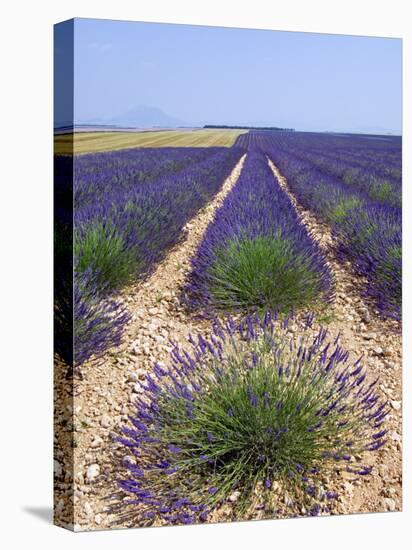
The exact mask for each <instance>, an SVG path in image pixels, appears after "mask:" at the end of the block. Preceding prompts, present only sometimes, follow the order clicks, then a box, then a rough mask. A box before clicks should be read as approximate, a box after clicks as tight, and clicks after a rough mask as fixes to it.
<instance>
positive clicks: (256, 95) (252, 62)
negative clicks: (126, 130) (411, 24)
mask: <svg viewBox="0 0 412 550" xmlns="http://www.w3.org/2000/svg"><path fill="white" fill-rule="evenodd" d="M74 29H75V31H74V34H75V50H74V59H75V75H74V81H75V95H74V100H75V101H74V105H75V120H76V122H84V121H87V120H91V119H102V120H104V119H106V120H108V119H110V118H113V117H115V116H117V115H120V114H122V113H124V112H126V111H128V110H129V109H131V108H133V107H135V106H136V105H140V104H143V105H148V106H153V107H157V108H160V109H162V110H163V111H165V112H166V113H167V114H168V115H170V116H173V117H176V118H178V119H180V120H182V121H183V122H185V123H187V124H188V125H202V124H204V123H211V124H217V123H226V124H258V125H279V126H287V127H294V128H296V129H301V130H315V131H316V130H320V131H322V130H334V131H370V130H371V129H372V130H373V129H375V130H376V131H377V132H378V131H390V132H393V133H400V132H401V120H402V118H401V87H402V86H401V49H402V45H401V40H399V39H390V38H369V37H354V36H339V35H321V34H311V33H293V32H281V31H262V30H248V29H230V28H214V27H201V26H186V25H170V24H153V23H134V22H123V21H104V20H93V19H76V20H75V25H74Z"/></svg>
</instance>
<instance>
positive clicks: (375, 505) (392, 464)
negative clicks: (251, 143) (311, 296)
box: [268, 159, 402, 513]
mask: <svg viewBox="0 0 412 550" xmlns="http://www.w3.org/2000/svg"><path fill="white" fill-rule="evenodd" d="M268 162H269V166H270V167H271V169H272V171H273V173H274V175H275V177H276V178H277V180H278V182H279V185H280V186H281V188H282V189H283V191H284V192H285V193H286V194H287V195H288V197H289V199H290V201H291V203H292V205H293V206H294V208H295V210H296V212H297V214H298V216H299V218H300V220H301V221H302V223H303V224H304V225H305V226H306V227H307V229H308V231H309V232H310V234H311V235H312V237H313V239H314V240H315V241H316V242H317V243H318V244H319V246H320V248H321V249H322V252H323V254H324V256H325V258H326V260H327V262H328V264H329V267H330V269H331V271H332V273H333V275H334V278H335V288H336V298H335V300H334V302H333V303H332V304H331V305H330V306H329V307H328V308H327V309H326V310H325V312H324V316H323V318H322V314H320V315H319V316H318V322H319V323H322V324H323V325H324V326H325V327H327V328H328V330H329V332H330V333H331V334H332V335H333V336H335V335H337V334H338V333H340V334H341V338H340V341H341V344H342V347H344V348H345V349H347V350H349V351H351V356H352V357H353V358H357V357H359V356H360V355H363V356H364V359H363V362H364V364H366V366H367V367H368V372H369V374H370V376H371V378H372V379H373V378H376V376H379V379H380V391H381V394H382V396H383V397H384V398H385V397H386V399H387V400H388V401H389V404H390V407H391V414H390V416H389V417H388V418H387V420H388V421H387V426H386V427H387V428H389V442H388V444H387V445H386V446H385V447H384V448H383V449H382V450H380V451H378V452H375V453H373V454H371V459H372V461H371V462H370V465H373V466H374V469H373V472H372V475H371V476H368V477H367V478H365V479H364V480H362V483H361V482H360V481H356V482H355V483H351V482H350V481H349V478H351V477H352V476H347V477H348V479H345V475H344V474H342V476H341V479H337V480H336V483H338V484H339V486H338V487H336V489H337V491H338V492H339V493H340V494H341V495H342V496H341V497H340V502H339V503H338V505H337V506H336V507H335V511H336V512H337V513H357V512H379V511H385V510H390V511H394V510H401V507H402V485H401V484H402V480H401V476H402V462H401V459H402V456H401V429H402V416H401V415H402V412H401V409H402V406H401V396H402V355H401V354H402V344H401V332H400V325H399V323H398V322H396V321H392V320H382V318H381V317H380V316H379V312H378V311H377V310H376V308H375V307H374V304H373V302H371V301H370V300H369V299H367V298H365V297H364V296H363V289H364V288H365V280H364V279H362V278H360V277H359V276H358V275H357V274H356V273H355V272H354V271H353V269H352V266H351V264H350V262H346V263H342V262H339V261H338V260H337V255H336V243H335V241H334V238H333V236H332V232H331V229H330V227H329V226H328V225H326V224H325V223H323V222H321V221H319V220H317V219H316V217H315V216H314V215H313V214H312V213H311V212H310V211H308V210H306V209H304V208H303V207H302V206H300V205H299V204H298V202H297V201H296V199H295V197H294V195H293V193H292V192H291V191H290V189H289V187H288V183H287V180H286V178H284V177H283V175H282V174H281V173H280V171H279V169H278V168H277V167H276V166H275V165H274V163H273V162H272V161H271V160H270V159H268Z"/></svg>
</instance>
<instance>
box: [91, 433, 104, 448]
mask: <svg viewBox="0 0 412 550" xmlns="http://www.w3.org/2000/svg"><path fill="white" fill-rule="evenodd" d="M102 443H103V439H102V438H101V437H100V436H99V435H95V436H94V439H93V441H92V442H91V445H90V447H91V448H92V449H96V448H97V447H100V445H101V444H102Z"/></svg>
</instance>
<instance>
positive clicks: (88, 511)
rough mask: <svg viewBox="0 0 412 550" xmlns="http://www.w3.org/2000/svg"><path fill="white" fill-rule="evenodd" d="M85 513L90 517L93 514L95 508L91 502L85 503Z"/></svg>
mask: <svg viewBox="0 0 412 550" xmlns="http://www.w3.org/2000/svg"><path fill="white" fill-rule="evenodd" d="M84 511H85V512H86V515H88V516H91V515H92V514H93V508H92V507H91V505H90V503H89V502H86V503H85V505H84Z"/></svg>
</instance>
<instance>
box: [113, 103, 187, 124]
mask: <svg viewBox="0 0 412 550" xmlns="http://www.w3.org/2000/svg"><path fill="white" fill-rule="evenodd" d="M105 123H106V124H117V125H119V126H134V127H137V128H152V127H154V126H158V127H161V128H175V127H178V126H188V124H186V123H185V122H184V121H182V120H179V119H178V118H175V117H173V116H170V115H168V114H167V113H165V112H164V111H162V110H161V109H158V108H157V107H150V106H148V105H137V106H136V107H133V109H130V110H129V111H126V112H125V113H123V114H120V115H118V116H115V117H113V118H111V119H109V120H106V121H105Z"/></svg>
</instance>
